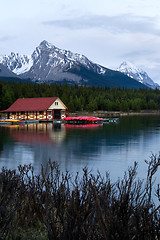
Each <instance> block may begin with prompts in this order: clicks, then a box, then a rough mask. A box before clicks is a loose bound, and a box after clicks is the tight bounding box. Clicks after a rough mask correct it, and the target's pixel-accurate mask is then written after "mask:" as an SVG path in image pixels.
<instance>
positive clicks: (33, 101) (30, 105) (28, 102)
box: [1, 97, 58, 112]
mask: <svg viewBox="0 0 160 240" xmlns="http://www.w3.org/2000/svg"><path fill="white" fill-rule="evenodd" d="M57 98H58V97H41V98H19V99H17V100H16V101H15V102H14V103H13V104H12V105H11V106H10V107H9V108H8V109H6V110H4V111H1V112H27V111H30V112H33V111H45V110H47V109H48V108H49V107H50V106H51V105H52V104H53V103H54V102H55V101H56V99H57Z"/></svg>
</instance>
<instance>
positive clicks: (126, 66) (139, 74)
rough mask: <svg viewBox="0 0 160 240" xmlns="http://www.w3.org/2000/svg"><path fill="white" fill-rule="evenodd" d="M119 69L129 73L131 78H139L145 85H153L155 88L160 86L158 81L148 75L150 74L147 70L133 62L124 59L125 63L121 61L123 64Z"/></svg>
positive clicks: (126, 73)
mask: <svg viewBox="0 0 160 240" xmlns="http://www.w3.org/2000/svg"><path fill="white" fill-rule="evenodd" d="M117 71H119V72H122V73H124V74H125V75H127V76H128V77H131V78H133V79H135V80H137V81H138V82H140V83H142V84H144V85H146V86H148V87H151V88H153V89H155V88H159V87H160V86H159V85H158V84H157V83H155V82H154V81H153V80H152V79H151V78H150V77H149V76H148V74H147V73H146V72H145V71H143V70H142V69H140V68H138V67H136V66H135V65H134V64H132V63H131V62H128V61H127V62H126V61H124V62H123V63H121V65H120V66H119V68H118V69H117Z"/></svg>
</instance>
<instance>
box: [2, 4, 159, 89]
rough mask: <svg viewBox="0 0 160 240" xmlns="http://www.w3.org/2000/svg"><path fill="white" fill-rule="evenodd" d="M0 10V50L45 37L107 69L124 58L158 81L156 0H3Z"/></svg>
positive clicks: (29, 47) (29, 46) (26, 49)
mask: <svg viewBox="0 0 160 240" xmlns="http://www.w3.org/2000/svg"><path fill="white" fill-rule="evenodd" d="M0 10H1V11H0V33H1V34H0V55H4V54H10V52H19V53H21V54H31V53H32V52H33V50H34V49H35V48H36V47H37V46H38V45H39V44H40V42H41V41H43V40H47V41H48V42H50V43H52V44H53V45H55V46H56V47H59V48H62V49H67V50H71V51H72V52H77V53H80V54H84V55H85V56H87V57H88V58H89V59H90V60H92V61H93V62H96V63H99V64H101V65H103V66H105V67H108V68H111V69H116V68H117V67H118V66H119V65H120V64H121V62H123V61H130V62H132V63H133V64H135V65H136V66H137V67H139V68H142V69H143V70H144V71H147V73H148V74H149V76H150V77H151V78H152V79H153V80H154V81H155V82H157V83H159V84H160V1H159V0H23V1H22V0H14V1H13V0H5V1H2V2H1V4H0Z"/></svg>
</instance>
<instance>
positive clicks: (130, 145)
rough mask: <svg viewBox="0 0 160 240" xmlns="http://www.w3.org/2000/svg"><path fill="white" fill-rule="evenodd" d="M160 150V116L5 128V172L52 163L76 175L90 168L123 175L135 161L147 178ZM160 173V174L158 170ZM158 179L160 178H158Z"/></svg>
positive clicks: (1, 145)
mask: <svg viewBox="0 0 160 240" xmlns="http://www.w3.org/2000/svg"><path fill="white" fill-rule="evenodd" d="M159 151H160V116H158V115H157V116H134V117H133V116H132V117H131V116H128V117H122V118H120V121H119V123H109V124H103V125H78V126H73V125H64V124H52V123H39V124H28V125H21V126H14V125H11V126H1V127H0V168H1V167H3V166H4V167H7V168H11V169H15V168H17V166H18V165H20V164H22V165H23V164H29V163H32V165H33V166H34V168H35V171H36V172H38V171H39V170H40V167H41V164H43V165H45V164H46V162H47V161H48V160H49V159H51V160H53V161H57V162H58V163H59V164H60V169H61V170H62V171H65V170H66V169H67V170H69V171H70V172H71V173H72V174H73V175H74V174H75V173H76V172H78V171H80V172H81V171H82V169H83V168H84V167H85V166H86V167H88V169H89V170H92V172H93V173H96V171H97V170H99V171H100V172H101V173H102V175H104V174H105V172H106V171H108V172H109V173H110V177H111V179H112V180H117V178H118V177H123V175H124V172H125V171H126V170H127V169H128V167H129V166H133V164H134V162H135V161H137V162H138V166H139V167H138V176H140V178H145V176H146V171H147V165H146V163H145V162H144V160H145V159H147V160H149V159H150V156H151V155H152V154H157V155H158V154H159ZM159 171H160V170H159ZM156 177H157V178H158V180H159V174H157V176H156Z"/></svg>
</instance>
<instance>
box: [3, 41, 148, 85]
mask: <svg viewBox="0 0 160 240" xmlns="http://www.w3.org/2000/svg"><path fill="white" fill-rule="evenodd" d="M0 63H1V64H3V65H4V66H6V67H7V68H8V69H10V70H11V71H13V72H14V73H15V74H18V75H19V76H20V77H21V78H23V79H31V80H32V81H33V82H38V83H43V82H45V83H53V82H58V83H64V82H67V83H70V84H75V83H77V84H78V85H81V84H82V85H84V84H86V85H94V86H98V85H99V86H109V87H126V88H143V87H145V86H144V85H143V84H142V83H139V82H137V81H136V80H135V79H132V78H130V77H128V76H126V75H124V74H123V73H121V72H119V71H113V70H111V69H108V68H105V67H103V66H101V65H99V64H95V63H93V62H92V61H90V60H89V59H88V58H87V57H85V56H84V55H81V54H78V53H72V52H71V51H67V50H62V49H59V48H57V47H55V46H54V45H52V44H50V43H48V42H47V41H45V40H44V41H43V42H41V43H40V45H39V46H38V47H37V48H36V49H35V50H34V52H33V53H32V54H31V55H20V54H18V53H17V54H15V53H11V54H10V55H9V56H6V55H5V56H0Z"/></svg>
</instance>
